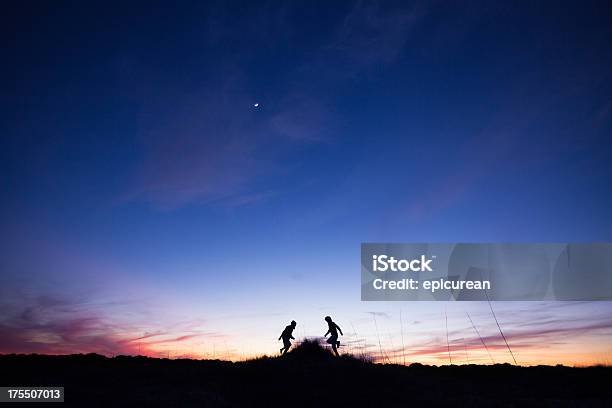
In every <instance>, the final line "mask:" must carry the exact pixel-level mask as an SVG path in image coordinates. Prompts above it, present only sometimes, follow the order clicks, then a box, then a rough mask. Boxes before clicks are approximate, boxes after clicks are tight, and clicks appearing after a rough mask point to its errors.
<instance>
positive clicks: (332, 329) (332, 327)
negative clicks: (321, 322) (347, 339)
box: [324, 316, 344, 356]
mask: <svg viewBox="0 0 612 408" xmlns="http://www.w3.org/2000/svg"><path fill="white" fill-rule="evenodd" d="M325 321H326V322H327V326H328V327H329V329H328V330H327V333H325V336H324V337H327V335H328V334H331V336H329V339H327V342H328V343H329V344H331V346H332V350H334V353H336V356H340V354H338V347H339V346H340V342H339V341H338V332H340V334H341V335H342V336H344V334H343V333H342V329H341V328H340V326H338V325H337V324H336V323H334V322H332V319H331V317H329V316H325Z"/></svg>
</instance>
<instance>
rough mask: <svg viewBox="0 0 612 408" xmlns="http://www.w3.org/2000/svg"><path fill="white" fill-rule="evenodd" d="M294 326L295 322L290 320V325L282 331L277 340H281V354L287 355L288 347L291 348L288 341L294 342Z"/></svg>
mask: <svg viewBox="0 0 612 408" xmlns="http://www.w3.org/2000/svg"><path fill="white" fill-rule="evenodd" d="M295 326H297V323H296V322H295V320H292V321H291V324H290V325H289V326H287V327H285V330H283V332H282V333H281V335H280V337H279V338H278V339H279V340H280V339H283V348H282V349H280V353H281V354H285V353H287V351H289V347H291V342H290V341H289V340H291V339H293V340H295V337H293V329H295Z"/></svg>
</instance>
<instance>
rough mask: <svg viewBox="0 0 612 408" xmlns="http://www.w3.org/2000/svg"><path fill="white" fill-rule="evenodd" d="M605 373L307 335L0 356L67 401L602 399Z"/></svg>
mask: <svg viewBox="0 0 612 408" xmlns="http://www.w3.org/2000/svg"><path fill="white" fill-rule="evenodd" d="M611 373H612V367H610V368H609V367H590V368H569V367H561V366H557V367H549V366H539V367H514V366H510V365H496V366H476V365H472V366H442V367H431V366H422V365H419V364H414V365H412V366H410V367H403V366H396V365H379V364H371V363H368V362H364V361H361V360H358V359H354V358H351V357H347V356H345V357H342V358H339V359H337V358H333V357H332V356H331V355H329V353H328V352H327V351H326V350H323V349H321V348H320V347H319V346H318V345H316V344H312V343H306V344H305V345H304V346H302V347H300V348H298V349H296V350H294V351H293V352H291V353H289V354H288V355H287V356H285V357H283V358H261V359H258V360H252V361H248V362H240V363H231V362H226V361H218V360H215V361H210V360H209V361H198V360H165V359H154V358H146V357H115V358H106V357H102V356H99V355H94V354H90V355H70V356H41V355H2V356H0V385H2V386H26V385H27V386H64V387H65V399H66V404H69V405H74V406H113V407H115V406H177V407H184V406H201V407H202V406H204V407H208V406H214V407H217V406H218V407H226V406H227V407H233V406H264V407H265V406H279V405H283V406H286V407H296V406H330V405H335V406H337V407H345V406H372V407H390V406H413V407H418V406H423V405H436V406H447V405H448V406H454V407H463V406H508V407H512V406H548V407H559V406H571V407H577V406H598V407H604V406H607V407H610V406H612V381H611V380H612V376H611ZM0 405H2V404H0ZM27 405H32V404H27ZM27 405H25V406H27ZM21 406H23V405H21ZM55 406H57V405H55Z"/></svg>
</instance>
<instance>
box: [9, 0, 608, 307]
mask: <svg viewBox="0 0 612 408" xmlns="http://www.w3.org/2000/svg"><path fill="white" fill-rule="evenodd" d="M531 3H532V2H522V3H514V2H506V3H505V4H497V2H465V3H461V2H460V3H452V4H450V3H449V2H416V3H408V2H331V4H330V2H320V3H318V4H313V3H312V2H302V3H300V2H251V1H249V2H244V3H240V2H217V3H208V2H194V3H191V4H190V3H188V2H181V3H180V5H177V4H172V3H165V4H164V3H154V2H147V3H143V4H140V5H137V4H135V3H134V4H127V5H126V4H125V2H118V3H108V2H103V3H98V4H93V3H91V4H90V3H89V2H87V4H86V3H83V2H74V3H67V2H59V3H58V2H23V3H22V4H20V5H13V7H14V8H12V9H6V10H5V12H4V13H3V16H2V17H0V19H1V24H0V26H1V27H2V28H1V30H2V40H1V41H2V48H1V49H2V51H1V52H2V61H3V62H2V64H1V66H0V74H1V77H2V88H1V92H0V107H1V114H0V115H1V116H2V120H1V121H0V135H1V137H2V149H1V151H0V169H1V172H0V189H1V190H0V192H1V194H2V201H1V202H0V210H1V212H0V223H1V225H2V229H1V235H0V242H1V246H2V247H3V250H2V255H1V256H0V268H2V275H3V277H4V280H5V281H6V285H5V290H8V289H6V288H10V290H11V291H13V290H15V288H16V289H18V290H21V291H24V293H29V294H38V293H46V292H45V291H51V292H53V293H59V294H61V295H62V296H65V297H75V296H77V295H76V294H79V296H81V295H80V294H82V293H87V294H88V295H87V296H90V295H91V294H92V293H94V292H96V291H97V290H98V289H99V288H100V287H109V289H108V291H109V293H112V291H113V290H114V289H110V287H111V286H112V284H111V283H110V282H115V284H117V283H116V282H119V281H121V282H123V283H121V284H120V285H119V284H117V285H119V286H121V287H122V288H126V287H128V288H131V289H133V292H134V293H140V292H143V293H146V294H147V295H150V294H152V293H159V292H166V291H167V292H171V293H172V295H168V297H169V300H168V302H172V301H173V299H178V298H182V297H184V298H185V299H191V298H190V295H191V294H193V296H194V298H208V299H216V300H215V301H214V302H213V301H212V300H211V304H214V305H217V306H219V305H221V306H219V307H225V306H223V304H224V303H223V302H230V301H231V302H233V303H231V304H232V305H235V304H236V303H235V301H236V299H234V298H233V297H231V296H230V297H229V298H224V297H223V296H218V297H215V294H213V293H212V292H213V289H211V287H212V286H214V285H216V284H220V283H221V282H227V281H228V280H229V281H231V282H242V283H243V285H245V286H244V287H246V288H253V289H255V288H259V287H260V285H263V283H261V282H264V281H265V282H267V284H270V285H271V287H272V288H273V289H274V290H276V291H278V292H281V293H284V294H287V293H290V292H292V291H294V290H295V289H296V285H300V288H302V289H304V290H306V291H307V290H308V289H312V291H313V293H316V296H318V297H316V301H317V302H319V303H321V302H323V303H324V299H328V295H330V296H331V293H332V292H333V291H334V290H336V289H338V288H340V287H342V285H343V284H344V283H345V281H350V282H351V285H352V286H351V287H354V289H355V291H354V293H353V292H351V291H349V290H346V291H345V292H344V293H341V294H338V296H340V298H341V299H342V300H346V301H349V300H350V301H354V302H357V300H358V299H359V292H358V286H359V283H358V267H359V266H358V265H359V253H358V252H359V243H360V242H363V241H382V242H392V241H400V242H401V241H447V242H452V241H459V242H461V241H555V242H558V241H609V240H611V239H612V217H611V215H610V209H611V208H612V192H611V191H612V190H611V189H610V180H611V179H612V165H611V164H610V152H611V147H612V142H611V139H610V136H611V134H612V98H611V95H612V77H611V75H610V72H612V69H611V68H612V61H611V60H612V53H611V52H610V43H611V42H612V24H611V23H612V12H611V10H610V6H609V4H607V3H606V2H603V1H602V2H574V3H569V2H536V3H537V4H531ZM255 103H259V107H257V108H256V107H254V104H255ZM273 256H275V257H277V258H278V259H276V260H274V261H273V262H274V263H271V262H272V259H271V258H272V257H273ZM322 264H325V265H326V267H325V268H320V265H322ZM330 270H333V273H330ZM122 280H125V281H122ZM270 282H272V283H270ZM296 282H297V283H296ZM113 287H114V286H113ZM94 288H95V289H94ZM321 288H327V289H321ZM328 291H329V293H328ZM96 293H97V292H96ZM32 296H34V295H32ZM58 296H59V295H58ZM92 296H93V295H92ZM228 296H229V295H228ZM253 296H255V295H252V294H251V295H244V296H243V295H241V299H243V301H244V303H248V302H249V301H251V302H254V301H256V299H255V298H254V297H253ZM283 296H284V295H283ZM287 296H289V295H287ZM312 296H315V295H312ZM283 299H284V298H283ZM185 302H186V303H189V302H188V301H187V300H186V301H185ZM305 302H306V303H307V302H308V301H307V300H305ZM306 303H305V304H306ZM241 304H242V303H241ZM6 307H8V306H6ZM11 307H15V308H17V306H15V305H12V306H11ZM269 308H270V309H274V308H275V305H273V304H270V305H269ZM227 310H229V311H230V312H231V307H229V308H228V309H227ZM262 310H263V309H262Z"/></svg>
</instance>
